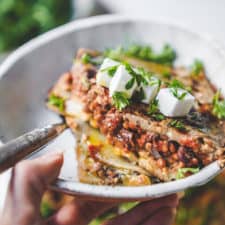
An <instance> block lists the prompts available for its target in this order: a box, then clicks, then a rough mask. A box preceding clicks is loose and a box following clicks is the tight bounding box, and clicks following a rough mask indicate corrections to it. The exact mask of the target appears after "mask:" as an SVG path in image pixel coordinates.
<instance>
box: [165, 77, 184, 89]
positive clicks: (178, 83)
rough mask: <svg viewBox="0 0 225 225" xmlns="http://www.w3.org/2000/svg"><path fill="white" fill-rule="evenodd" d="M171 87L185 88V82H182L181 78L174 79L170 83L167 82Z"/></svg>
mask: <svg viewBox="0 0 225 225" xmlns="http://www.w3.org/2000/svg"><path fill="white" fill-rule="evenodd" d="M167 85H168V87H169V88H181V89H185V87H184V84H182V83H181V82H180V81H179V80H176V79H173V80H172V81H171V82H170V83H167Z"/></svg>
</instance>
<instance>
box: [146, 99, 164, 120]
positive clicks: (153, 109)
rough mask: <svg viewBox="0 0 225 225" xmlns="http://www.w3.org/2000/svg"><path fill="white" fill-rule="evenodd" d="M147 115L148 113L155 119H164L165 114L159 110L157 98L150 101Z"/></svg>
mask: <svg viewBox="0 0 225 225" xmlns="http://www.w3.org/2000/svg"><path fill="white" fill-rule="evenodd" d="M148 115H150V116H151V117H152V118H153V119H155V120H157V121H161V120H163V119H165V116H164V115H163V114H161V113H160V112H159V109H158V100H157V99H154V100H153V101H152V102H151V103H150V105H149V108H148Z"/></svg>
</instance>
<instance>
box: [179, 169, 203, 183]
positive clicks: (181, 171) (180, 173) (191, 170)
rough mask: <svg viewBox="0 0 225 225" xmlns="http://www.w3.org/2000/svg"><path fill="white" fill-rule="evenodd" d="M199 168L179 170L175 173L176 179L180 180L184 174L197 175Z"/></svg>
mask: <svg viewBox="0 0 225 225" xmlns="http://www.w3.org/2000/svg"><path fill="white" fill-rule="evenodd" d="M199 170H200V169H199V168H179V169H178V171H177V175H176V179H177V180H179V179H182V178H184V177H185V175H186V173H188V172H190V173H192V174H195V173H198V172H199Z"/></svg>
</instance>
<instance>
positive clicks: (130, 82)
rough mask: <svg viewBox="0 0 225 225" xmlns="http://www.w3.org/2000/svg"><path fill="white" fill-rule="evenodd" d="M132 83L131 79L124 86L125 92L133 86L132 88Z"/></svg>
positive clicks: (132, 79)
mask: <svg viewBox="0 0 225 225" xmlns="http://www.w3.org/2000/svg"><path fill="white" fill-rule="evenodd" d="M134 83H135V78H134V77H132V78H131V79H130V80H129V81H128V82H127V83H126V85H125V88H126V89H127V90H129V89H131V88H132V87H133V86H134Z"/></svg>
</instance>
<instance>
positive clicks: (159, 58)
mask: <svg viewBox="0 0 225 225" xmlns="http://www.w3.org/2000/svg"><path fill="white" fill-rule="evenodd" d="M124 53H125V54H126V55H129V56H133V57H137V58H140V59H144V60H148V61H152V62H155V63H159V64H166V65H172V64H173V62H174V60H175V59H176V53H175V51H174V50H173V49H172V47H171V46H169V45H168V44H167V45H165V46H164V47H163V48H162V50H161V52H160V53H156V52H154V51H153V50H152V48H151V46H148V45H138V44H132V45H130V46H129V47H128V48H127V49H125V50H124Z"/></svg>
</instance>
